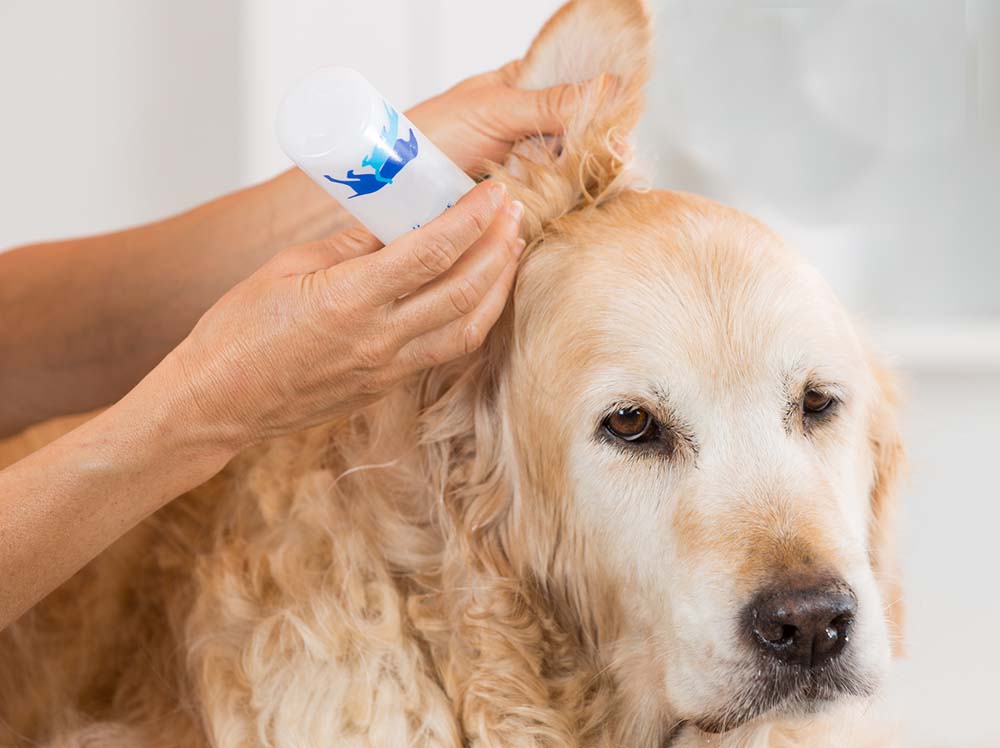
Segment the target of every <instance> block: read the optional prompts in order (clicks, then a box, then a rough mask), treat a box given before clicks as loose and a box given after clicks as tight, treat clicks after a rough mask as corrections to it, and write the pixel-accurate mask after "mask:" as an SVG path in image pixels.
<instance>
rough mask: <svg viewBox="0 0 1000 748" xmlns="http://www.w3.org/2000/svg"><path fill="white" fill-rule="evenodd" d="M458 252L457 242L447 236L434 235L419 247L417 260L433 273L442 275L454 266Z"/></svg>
mask: <svg viewBox="0 0 1000 748" xmlns="http://www.w3.org/2000/svg"><path fill="white" fill-rule="evenodd" d="M456 253H457V249H456V246H455V243H454V242H453V241H452V240H451V239H449V238H448V237H446V236H439V237H434V238H433V239H429V240H428V241H426V242H424V243H422V244H421V245H420V246H418V247H417V250H416V256H417V262H419V263H420V265H421V266H422V267H423V269H424V270H426V271H427V272H428V273H430V274H431V275H435V276H437V275H441V273H443V272H445V271H446V270H447V269H448V268H450V267H451V266H452V263H453V262H454V257H455V255H456Z"/></svg>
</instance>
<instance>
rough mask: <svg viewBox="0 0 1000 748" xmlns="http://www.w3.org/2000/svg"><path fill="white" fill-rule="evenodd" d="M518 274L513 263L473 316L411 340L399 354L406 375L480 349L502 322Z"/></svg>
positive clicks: (395, 361)
mask: <svg viewBox="0 0 1000 748" xmlns="http://www.w3.org/2000/svg"><path fill="white" fill-rule="evenodd" d="M516 274H517V262H510V263H509V264H508V265H507V267H506V268H505V269H504V271H503V273H501V274H500V277H499V278H498V279H497V282H496V283H495V284H493V288H491V289H490V290H489V292H488V293H487V294H486V296H485V297H484V298H483V302H482V303H481V304H480V305H479V306H478V307H476V309H475V310H474V311H473V312H472V313H471V314H468V315H466V316H464V317H461V318H460V319H457V320H455V321H453V322H451V323H449V324H447V325H445V326H444V327H440V328H438V329H437V330H434V331H432V332H429V333H426V334H424V335H421V336H420V337H418V338H415V339H414V340H411V341H410V342H409V343H407V344H406V345H404V346H403V347H402V348H401V349H400V350H399V353H397V354H396V356H395V358H394V359H393V360H394V363H396V364H397V365H398V366H399V368H400V369H401V370H402V372H403V374H404V375H406V374H410V373H413V372H416V371H420V370H422V369H427V368H429V367H431V366H437V365H438V364H443V363H445V362H447V361H451V360H453V359H456V358H460V357H461V356H465V355H467V354H469V353H472V352H473V351H474V350H476V349H477V348H479V347H480V346H481V345H482V344H483V343H484V342H485V341H486V336H487V334H488V333H489V331H490V330H491V329H492V328H493V325H495V324H496V321H497V320H498V319H500V315H501V314H502V313H503V310H504V307H505V306H506V305H507V298H508V297H509V296H510V290H511V288H512V287H513V285H514V277H515V275H516Z"/></svg>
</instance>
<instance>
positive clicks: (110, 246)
mask: <svg viewBox="0 0 1000 748" xmlns="http://www.w3.org/2000/svg"><path fill="white" fill-rule="evenodd" d="M349 223H350V219H349V216H348V215H347V214H346V212H345V211H343V209H342V208H340V207H339V206H338V205H337V204H336V203H335V202H334V201H333V200H330V199H329V197H328V196H327V195H325V194H324V193H323V192H322V190H320V189H319V188H318V187H316V186H315V185H314V184H312V183H311V182H310V181H309V180H308V178H306V177H305V175H303V174H301V172H298V171H289V172H286V173H284V174H282V175H280V176H278V177H276V178H275V179H273V180H270V181H269V182H265V183H263V184H261V185H258V186H256V187H252V188H249V189H246V190H242V191H240V192H236V193H233V194H231V195H227V196H225V197H222V198H220V199H218V200H214V201H212V202H210V203H207V204H205V205H202V206H199V207H198V208H195V209H193V210H190V211H188V212H186V213H183V214H180V215H178V216H175V217H173V218H170V219H167V220H165V221H160V222H158V223H154V224H150V225H147V226H141V227H138V228H135V229H130V230H127V231H122V232H118V233H115V234H107V235H103V236H97V237H89V238H86V239H79V240H71V241H61V242H52V243H48V244H41V245H35V246H32V247H24V248H22V249H18V250H13V251H11V252H7V253H5V254H0V393H2V395H3V397H2V399H0V436H3V435H5V434H10V433H13V432H16V431H17V430H19V429H21V428H23V427H24V426H27V425H29V424H31V423H34V422H36V421H40V420H43V419H45V418H49V417H53V416H57V415H62V414H66V413H74V412H82V411H86V410H91V409H93V408H96V407H100V406H102V405H106V404H108V403H110V402H113V401H115V400H116V399H118V398H120V397H121V396H122V395H124V394H125V393H126V392H127V391H128V390H129V389H130V388H131V387H133V386H134V385H135V384H136V382H138V381H139V379H141V378H142V377H143V376H144V375H145V374H146V372H148V371H149V370H150V369H151V368H152V367H153V366H155V365H156V363H157V362H158V361H159V360H160V359H162V358H163V356H164V355H166V353H167V352H168V351H169V350H170V349H172V348H173V347H174V346H175V345H177V343H178V342H179V341H180V340H181V339H182V338H183V337H184V336H185V335H186V334H187V333H188V332H189V331H190V329H191V328H192V327H193V325H194V323H195V322H196V321H197V320H198V318H199V317H200V316H201V314H203V313H204V311H205V310H206V309H208V307H209V306H211V305H212V304H213V303H214V302H215V301H216V300H217V299H218V298H219V297H220V296H221V295H222V294H223V293H224V292H225V291H226V290H228V289H229V288H230V287H231V286H233V285H234V284H235V283H237V282H239V281H240V280H242V279H243V278H245V277H247V276H248V275H250V273H252V272H253V271H254V270H255V269H256V268H257V267H259V266H260V265H262V264H263V263H264V262H265V261H267V260H268V259H270V257H272V256H273V255H274V254H275V253H276V252H277V251H278V250H280V249H282V248H283V247H286V246H288V245H292V244H298V243H302V242H306V241H311V240H314V239H316V238H319V237H322V236H328V235H330V234H332V233H336V232H337V231H339V230H340V229H342V228H345V227H346V226H348V225H349Z"/></svg>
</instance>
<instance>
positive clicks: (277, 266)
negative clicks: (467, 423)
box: [154, 181, 524, 450]
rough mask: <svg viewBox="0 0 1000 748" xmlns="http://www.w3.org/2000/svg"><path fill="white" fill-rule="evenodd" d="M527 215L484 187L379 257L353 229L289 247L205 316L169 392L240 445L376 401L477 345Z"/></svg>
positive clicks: (178, 353) (504, 288) (170, 360)
mask: <svg viewBox="0 0 1000 748" xmlns="http://www.w3.org/2000/svg"><path fill="white" fill-rule="evenodd" d="M522 213H523V206H521V204H520V203H518V202H511V201H510V200H509V198H508V196H507V194H506V189H505V188H504V187H503V185H502V184H499V183H492V182H489V181H487V182H484V183H483V184H480V185H478V186H477V187H475V188H474V189H473V190H471V191H470V192H469V193H468V194H467V195H466V196H465V197H463V198H462V199H461V200H460V201H459V202H458V203H457V204H456V205H455V206H454V207H452V208H450V209H449V210H447V211H445V213H444V214H442V215H441V216H440V217H438V218H437V219H435V220H434V221H431V222H430V223H428V224H427V225H426V226H424V227H422V228H419V229H416V230H414V231H411V232H410V233H408V234H406V235H405V236H403V237H401V238H399V239H397V240H396V241H395V242H392V243H391V244H389V245H388V246H387V247H385V248H384V249H381V250H380V251H377V252H376V251H375V250H377V249H379V247H381V244H380V243H379V242H378V240H377V239H375V238H374V237H373V236H372V235H371V234H369V233H368V232H367V231H364V230H363V229H352V230H350V231H348V232H345V233H342V234H339V235H337V236H334V237H332V238H330V239H328V240H325V241H320V242H315V243H312V244H306V245H303V246H300V247H294V248H292V249H289V250H286V251H284V252H281V253H280V254H278V255H276V256H275V257H274V258H273V259H272V260H271V261H270V262H268V263H267V264H266V265H265V266H264V267H262V268H261V269H260V270H259V271H257V272H256V273H255V274H254V275H252V276H251V277H249V278H248V279H247V280H245V281H243V282H242V283H240V284H239V285H237V286H236V287H234V288H233V289H232V290H231V291H229V293H227V294H226V295H225V296H223V297H222V298H221V299H220V300H219V301H218V302H217V303H216V304H215V305H214V306H213V307H212V308H211V309H209V310H208V312H206V313H205V315H204V316H203V317H202V319H201V320H200V321H199V322H198V324H197V325H196V326H195V328H194V330H192V332H191V334H190V335H189V336H188V338H187V339H185V340H184V342H183V343H182V344H181V345H180V346H178V348H177V349H175V350H174V351H173V352H172V353H171V354H170V355H169V356H168V357H167V359H166V360H165V361H164V364H163V365H161V366H162V368H163V369H164V371H165V372H166V376H167V380H166V382H165V383H164V384H163V386H164V387H166V388H169V389H170V390H171V391H172V392H175V393H177V395H176V397H177V398H179V399H180V400H181V401H183V402H184V403H185V404H187V405H188V406H190V412H191V413H192V417H194V418H196V419H198V422H199V423H201V424H204V425H205V427H206V428H210V429H213V430H214V432H215V433H216V434H217V435H218V437H219V439H221V440H223V441H224V442H225V443H227V444H230V445H232V448H233V449H234V450H238V449H240V448H242V447H244V446H247V445H249V444H251V443H253V442H255V441H259V440H261V439H265V438H268V437H270V436H274V435H277V434H280V433H286V432H290V431H294V430H300V429H304V428H307V427H309V426H313V425H317V424H319V423H322V422H324V421H327V420H331V419H333V418H336V417H338V416H341V415H345V414H348V413H350V412H351V411H353V410H354V409H356V408H358V407H361V406H363V405H366V404H367V403H370V402H373V401H374V400H376V399H378V398H379V397H380V396H381V395H383V394H385V393H386V392H387V391H388V390H389V389H390V388H391V387H392V386H393V385H395V384H396V383H398V382H399V381H401V380H402V379H403V378H405V377H406V376H408V375H410V374H412V373H415V372H417V371H419V370H421V369H423V368H426V367H429V366H432V365H434V364H438V363H442V362H445V361H448V360H450V359H453V358H457V357H459V356H462V355H464V354H466V353H469V352H470V351H472V350H473V349H475V348H477V347H478V346H479V345H481V344H482V342H483V340H484V339H485V336H486V334H487V332H488V331H489V330H490V328H491V327H492V326H493V324H494V322H496V320H497V318H498V317H499V316H500V313H501V312H502V311H503V307H504V304H505V302H506V300H507V296H508V294H509V292H510V289H511V285H512V284H513V280H514V272H515V268H516V261H517V257H518V256H519V255H520V253H521V251H522V250H523V249H524V242H523V240H521V239H520V238H519V237H518V228H519V225H520V219H521V215H522ZM158 368H161V367H158ZM154 373H155V372H154Z"/></svg>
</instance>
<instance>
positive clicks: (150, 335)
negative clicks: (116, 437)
mask: <svg viewBox="0 0 1000 748" xmlns="http://www.w3.org/2000/svg"><path fill="white" fill-rule="evenodd" d="M516 67H517V63H512V64H511V65H508V66H506V67H505V68H503V69H502V70H498V71H494V72H491V73H487V74H484V75H480V76H476V77H474V78H470V79H469V80H466V81H463V82H462V83H460V84H458V85H457V86H456V87H455V88H453V89H451V90H450V91H447V92H445V93H444V94H441V95H440V96H437V97H435V98H433V99H430V100H428V101H426V102H424V103H422V104H420V105H418V106H417V107H415V108H414V109H412V110H411V111H410V112H408V113H407V114H408V116H409V117H410V118H411V119H412V120H413V122H414V123H415V124H416V125H417V126H418V127H420V128H421V129H422V130H423V131H424V132H425V133H426V134H427V135H428V136H429V137H430V138H431V139H432V140H434V141H435V142H436V143H437V144H438V145H439V146H440V147H441V148H442V149H443V150H444V151H445V152H446V153H448V155H449V156H451V157H452V158H453V159H454V160H455V161H456V162H457V163H458V164H459V166H461V167H462V168H464V169H466V170H467V171H470V172H476V171H477V170H479V169H481V167H482V164H483V163H484V162H485V161H490V160H493V161H499V160H502V158H503V157H504V155H505V154H506V153H507V151H508V150H509V149H510V147H511V144H512V143H513V141H515V140H516V139H517V138H519V137H521V136H523V135H528V134H534V133H537V132H544V133H554V132H558V131H559V129H560V126H561V123H562V122H563V121H564V120H565V119H566V118H567V117H569V116H570V115H571V113H572V109H573V106H574V104H575V101H576V95H577V91H576V90H575V88H576V87H574V86H557V87H554V88H550V89H545V90H541V91H522V90H519V89H516V88H513V87H512V86H511V85H510V84H511V81H512V80H513V79H514V76H515V74H516ZM607 84H608V80H607V79H601V80H598V81H596V82H595V83H594V85H607ZM351 221H352V219H351V217H350V216H349V215H348V214H347V213H346V211H344V210H343V209H342V208H341V207H340V206H339V205H338V204H337V203H336V202H335V201H333V200H332V199H331V198H329V196H327V195H326V194H325V193H324V192H323V191H322V190H321V189H320V188H319V187H317V186H316V185H314V184H312V182H310V181H309V179H308V178H307V177H306V176H305V175H304V174H302V173H300V172H298V171H297V170H293V171H289V172H286V173H284V174H282V175H280V176H278V177H276V178H275V179H273V180H271V181H269V182H266V183H264V184H261V185H258V186H256V187H252V188H249V189H246V190H242V191H240V192H236V193H234V194H231V195H227V196H226V197H223V198H219V199H218V200H215V201H213V202H210V203H208V204H206V205H202V206H200V207H198V208H195V209H194V210H191V211H189V212H187V213H183V214H181V215H179V216H176V217H174V218H170V219H167V220H165V221H160V222H158V223H153V224H150V225H147V226H141V227H138V228H135V229H130V230H127V231H122V232H118V233H114V234H108V235H103V236H95V237H89V238H86V239H75V240H67V241H58V242H51V243H47V244H40V245H34V246H29V247H23V248H21V249H15V250H13V251H10V252H6V253H0V393H2V395H3V396H2V397H0V438H2V437H3V436H5V435H9V434H12V433H16V432H17V431H19V430H21V429H22V428H24V427H26V426H28V425H30V424H32V423H36V422H38V421H42V420H45V419H47V418H51V417H54V416H58V415H65V414H69V413H81V412H85V411H89V410H92V409H94V408H97V407H100V406H103V405H107V404H108V403H111V402H114V401H115V400H117V399H118V398H120V397H122V396H123V395H124V394H125V393H126V392H128V391H129V389H131V388H132V387H133V386H135V384H136V382H138V381H139V380H140V379H141V378H142V377H143V376H144V375H145V374H146V373H147V372H148V371H149V370H150V369H151V368H152V367H153V366H154V365H156V363H157V362H158V361H160V360H161V359H162V358H163V357H164V356H165V355H166V354H167V353H168V352H169V351H170V350H171V349H172V348H173V347H174V346H176V345H177V344H178V343H179V342H180V341H181V340H182V339H183V338H184V336H185V335H186V334H187V333H188V332H189V331H190V330H191V328H192V327H193V325H194V323H195V322H196V321H197V320H198V318H199V317H200V316H201V315H202V314H203V313H204V312H205V310H206V309H208V308H209V306H211V305H212V304H213V303H214V302H215V301H216V300H217V299H218V298H219V297H220V296H221V295H222V294H223V293H224V292H225V291H226V289H228V288H230V287H231V286H232V285H233V284H234V283H236V282H238V281H240V280H242V279H243V278H245V277H247V276H248V275H249V274H250V273H251V272H253V271H254V270H255V269H256V268H258V267H260V266H261V265H262V264H263V263H264V262H265V261H267V260H268V258H270V257H272V256H273V255H274V254H275V253H276V252H277V251H278V250H280V249H282V248H283V247H287V246H290V245H293V244H297V243H301V242H307V241H313V240H316V239H319V238H320V237H323V236H329V235H330V234H333V233H336V232H337V231H340V230H342V229H344V228H346V227H347V226H349V225H350V224H351Z"/></svg>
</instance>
